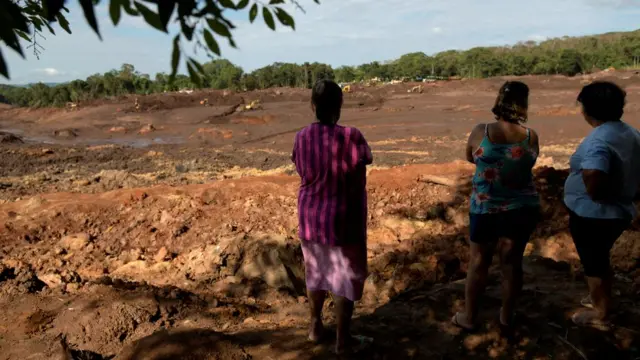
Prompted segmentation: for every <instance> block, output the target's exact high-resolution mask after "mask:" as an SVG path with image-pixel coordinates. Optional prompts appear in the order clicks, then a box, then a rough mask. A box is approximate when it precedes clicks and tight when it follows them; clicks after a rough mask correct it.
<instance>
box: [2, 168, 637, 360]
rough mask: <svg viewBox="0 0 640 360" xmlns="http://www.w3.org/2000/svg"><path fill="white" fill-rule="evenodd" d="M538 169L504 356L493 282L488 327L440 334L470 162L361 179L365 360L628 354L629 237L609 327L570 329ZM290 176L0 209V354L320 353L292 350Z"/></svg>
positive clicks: (632, 305)
mask: <svg viewBox="0 0 640 360" xmlns="http://www.w3.org/2000/svg"><path fill="white" fill-rule="evenodd" d="M539 172H540V173H539V175H538V177H537V183H538V187H539V188H540V189H541V191H542V192H543V199H544V202H543V207H544V212H545V216H544V217H545V220H544V222H543V224H542V225H541V226H540V227H539V229H538V231H537V232H536V234H535V235H534V240H533V241H532V243H531V245H530V248H528V254H529V257H528V259H527V266H526V270H527V276H526V282H527V285H526V291H525V295H524V300H523V304H522V306H521V311H522V315H523V318H522V320H523V326H522V328H521V330H520V332H519V333H518V334H517V335H516V338H515V339H514V341H515V343H514V344H512V345H509V344H507V343H506V342H505V341H506V340H504V339H502V338H500V337H499V336H498V332H497V329H496V327H495V325H493V323H494V322H492V319H493V318H495V314H497V311H498V308H499V300H498V299H499V296H500V295H499V286H498V283H497V280H498V279H497V278H494V279H493V280H492V283H493V285H492V287H491V289H490V290H489V294H488V299H487V302H486V305H485V306H484V307H483V314H482V315H483V317H485V318H486V319H487V320H488V321H489V324H490V325H489V327H488V328H487V329H483V330H482V331H480V332H479V333H478V334H474V335H467V334H461V333H459V331H458V330H456V329H454V328H452V327H451V326H449V324H448V318H449V316H450V314H451V312H452V311H454V310H455V309H457V308H459V307H460V306H461V305H462V298H463V285H462V283H460V282H459V281H457V280H458V279H461V278H463V276H464V272H465V270H466V263H467V251H468V250H467V244H466V240H465V238H466V237H465V233H466V231H467V230H466V227H467V221H466V216H465V214H466V211H467V210H466V209H467V206H468V204H467V201H466V198H467V196H468V191H469V187H468V185H466V183H465V181H464V180H465V179H466V178H467V177H468V174H469V173H470V166H468V165H466V164H463V163H452V164H448V165H415V166H407V167H400V168H394V169H390V170H378V171H372V172H371V174H370V181H369V184H370V185H369V190H370V194H371V197H370V213H371V218H370V221H369V229H370V231H369V236H370V241H369V266H370V272H371V275H370V277H369V279H368V283H367V288H366V290H365V292H366V296H365V299H364V300H363V302H362V303H361V304H360V305H359V307H358V315H357V317H358V318H357V320H356V325H355V326H356V329H357V330H358V331H360V332H363V333H366V334H370V335H374V336H375V337H376V338H377V342H376V345H375V346H374V347H373V349H372V350H371V353H370V354H369V355H368V356H370V357H369V358H379V359H386V358H434V357H435V358H442V357H446V358H463V357H464V358H467V357H473V358H488V357H490V358H494V357H496V356H498V357H499V356H506V357H509V358H512V357H515V358H548V356H549V354H553V358H554V359H557V358H564V359H572V358H576V355H575V354H576V352H575V350H572V348H571V346H570V345H567V343H566V341H569V342H571V343H573V344H574V345H575V346H577V347H578V348H579V349H581V351H583V352H584V353H585V354H588V355H587V356H588V357H589V358H600V356H603V355H606V356H607V357H611V356H613V357H615V358H635V357H637V356H639V355H638V352H637V346H638V337H637V331H638V330H640V329H639V328H638V326H637V324H638V323H639V322H638V320H640V314H639V313H638V312H637V308H636V307H637V305H638V304H637V299H638V295H639V291H640V272H639V270H638V265H639V264H638V259H639V258H640V245H639V243H638V241H637V240H638V238H640V232H639V231H640V227H639V226H638V225H639V224H637V223H636V224H634V228H632V229H630V230H629V231H628V232H626V233H625V234H624V235H623V238H622V239H621V240H620V241H619V243H618V244H617V246H616V248H615V249H614V251H613V260H614V264H615V266H616V271H617V273H618V275H619V276H618V277H619V279H620V280H619V282H618V284H617V290H618V291H619V294H620V298H621V301H622V305H621V309H622V312H621V313H620V315H619V321H618V324H619V325H620V327H619V328H616V329H615V330H613V331H611V332H608V333H598V332H595V330H593V331H592V330H584V329H577V328H574V327H572V326H571V325H570V323H569V321H568V320H567V317H568V314H569V313H570V312H571V311H572V310H573V309H575V306H576V304H577V303H578V300H579V298H580V296H581V295H583V294H584V293H585V286H584V285H583V283H582V281H581V280H582V275H581V272H580V270H579V266H577V265H578V263H577V257H576V254H575V251H574V248H573V246H572V245H571V242H570V238H569V236H568V234H567V230H566V225H567V219H566V212H565V210H564V209H563V208H562V206H561V205H560V203H559V201H558V199H559V194H560V191H561V185H562V183H563V181H564V177H565V176H566V173H564V172H558V171H556V170H552V169H541V170H540V171H539ZM425 175H436V176H438V177H443V178H447V179H450V180H456V179H462V180H463V181H462V182H461V184H462V185H460V186H459V187H458V188H450V187H448V186H443V185H436V184H430V183H427V182H424V181H419V179H420V178H421V177H423V176H425ZM297 181H298V180H297V179H296V178H295V177H287V176H276V177H262V178H243V179H237V180H224V181H219V182H214V183H210V184H205V185H194V186H184V187H172V188H169V187H166V186H158V187H151V188H138V189H131V190H118V191H114V192H109V193H101V194H64V193H60V194H51V195H42V196H37V197H33V198H31V199H29V200H24V201H18V202H14V203H9V204H5V205H2V206H0V222H1V223H3V224H4V226H3V228H2V232H1V233H0V242H1V243H2V244H3V248H2V264H3V268H2V271H1V273H2V277H1V279H2V280H3V281H2V282H1V283H0V291H1V294H2V295H0V302H1V303H2V305H3V307H4V308H11V309H15V311H12V312H10V313H8V312H5V313H4V315H3V316H1V317H0V336H1V338H0V347H2V349H3V351H2V354H4V356H6V358H7V359H17V358H21V357H25V355H27V354H38V353H39V354H41V356H43V357H45V356H46V357H48V356H53V355H52V354H53V353H54V352H56V351H58V350H59V348H60V341H59V339H58V338H57V337H58V335H60V334H62V335H64V337H65V339H66V343H67V344H68V345H69V347H70V349H72V350H74V351H80V350H83V351H90V352H91V353H93V354H98V355H94V356H96V357H94V358H109V357H110V356H115V355H118V358H145V359H146V358H148V359H161V358H163V356H170V358H174V356H177V354H182V355H184V356H186V354H192V356H196V355H193V354H196V353H191V352H192V351H196V350H197V351H198V352H197V354H199V355H197V356H196V357H195V358H211V359H216V358H220V359H235V358H243V356H247V355H253V358H258V359H259V358H269V357H271V358H273V359H276V358H278V359H286V358H291V359H293V358H297V359H304V358H308V359H312V358H330V353H329V351H330V346H326V347H325V346H318V347H312V346H311V345H310V344H307V343H306V342H305V341H304V339H305V323H306V307H305V306H306V304H305V299H304V297H302V295H303V289H304V283H303V269H302V262H301V252H300V248H299V245H298V242H297V240H296V239H295V230H296V221H295V193H296V188H297ZM543 257H544V258H543ZM550 259H551V260H550ZM328 308H331V304H328ZM327 315H328V317H329V319H331V318H332V317H331V315H330V313H327ZM16 324H18V325H17V326H18V327H17V330H16ZM223 334H224V335H223ZM148 336H151V337H148ZM435 344H437V346H436V345H435ZM131 354H145V355H144V356H145V357H136V356H134V355H131ZM167 354H171V355H167ZM214 354H216V355H214ZM245 354H247V355H245ZM141 356H142V355H141ZM215 356H218V357H215ZM634 356H635V357H634ZM192 358H193V357H192Z"/></svg>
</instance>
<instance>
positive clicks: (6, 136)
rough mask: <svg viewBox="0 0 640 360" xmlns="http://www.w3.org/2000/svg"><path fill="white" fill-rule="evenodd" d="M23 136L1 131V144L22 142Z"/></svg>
mask: <svg viewBox="0 0 640 360" xmlns="http://www.w3.org/2000/svg"><path fill="white" fill-rule="evenodd" d="M22 143H24V141H22V138H21V137H19V136H17V135H14V134H12V133H8V132H3V131H0V144H22Z"/></svg>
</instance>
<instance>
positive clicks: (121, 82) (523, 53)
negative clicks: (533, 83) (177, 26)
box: [0, 30, 640, 107]
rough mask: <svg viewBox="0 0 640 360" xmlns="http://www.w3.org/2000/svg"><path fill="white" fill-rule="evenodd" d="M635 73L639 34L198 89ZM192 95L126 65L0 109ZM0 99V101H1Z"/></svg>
mask: <svg viewBox="0 0 640 360" xmlns="http://www.w3.org/2000/svg"><path fill="white" fill-rule="evenodd" d="M639 66H640V30H636V31H632V32H619V33H609V34H602V35H595V36H585V37H563V38H556V39H549V40H546V41H543V42H540V43H536V42H534V41H528V42H521V43H518V44H516V45H514V46H503V47H476V48H473V49H469V50H465V51H458V50H450V51H444V52H441V53H438V54H435V55H433V56H428V55H426V54H425V53H422V52H416V53H410V54H406V55H403V56H401V57H400V58H399V59H397V60H394V61H388V62H377V61H374V62H371V63H367V64H362V65H358V66H341V67H337V68H332V67H331V66H330V65H327V64H321V63H305V64H291V63H274V64H271V65H268V66H265V67H262V68H259V69H256V70H254V71H252V72H244V71H243V69H242V68H240V67H239V66H236V65H234V64H233V63H231V62H230V61H228V60H225V59H219V60H214V61H211V62H209V63H206V64H204V65H203V68H204V73H205V74H206V78H204V79H203V82H202V83H203V86H204V87H207V88H212V89H234V90H255V89H266V88H270V87H306V88H309V87H311V85H312V84H313V83H314V82H315V81H317V80H318V79H326V78H328V79H333V80H335V81H337V82H345V83H348V82H355V81H364V80H369V79H373V78H379V79H381V80H391V79H401V78H408V79H411V80H413V79H420V78H425V77H429V76H438V77H453V76H460V77H466V78H485V77H492V76H502V75H548V74H563V75H567V76H574V75H576V74H580V73H589V72H594V71H599V70H601V69H606V68H609V67H615V68H618V69H620V68H629V67H636V68H637V67H639ZM184 88H195V85H194V84H193V83H192V82H191V80H190V79H189V77H188V76H186V75H178V76H177V77H176V79H175V80H174V81H173V82H170V81H169V75H168V74H165V73H158V74H156V75H155V76H153V77H152V76H150V75H148V74H142V73H140V72H138V71H136V69H135V68H134V66H133V65H130V64H124V65H122V67H121V68H120V69H116V70H111V71H109V72H106V73H104V74H95V75H92V76H89V77H88V78H87V79H85V80H74V81H71V82H68V83H64V84H59V85H55V86H47V85H45V84H41V83H39V84H33V85H29V86H26V87H16V86H9V85H0V101H4V102H8V103H10V104H14V105H18V106H30V107H46V106H65V104H67V103H69V102H82V101H86V100H93V99H99V98H108V97H117V96H121V95H127V94H141V95H142V94H152V93H159V92H164V91H176V90H179V89H184ZM3 98H4V99H3Z"/></svg>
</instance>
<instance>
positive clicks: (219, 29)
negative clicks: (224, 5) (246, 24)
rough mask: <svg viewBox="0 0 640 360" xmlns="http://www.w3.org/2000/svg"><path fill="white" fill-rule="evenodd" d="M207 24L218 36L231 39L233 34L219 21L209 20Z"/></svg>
mask: <svg viewBox="0 0 640 360" xmlns="http://www.w3.org/2000/svg"><path fill="white" fill-rule="evenodd" d="M207 23H208V24H209V27H210V28H211V30H213V31H214V32H215V33H216V34H218V35H220V36H224V37H227V38H229V37H231V32H229V29H228V28H227V27H226V26H225V25H224V24H223V23H221V22H220V21H218V20H217V19H207Z"/></svg>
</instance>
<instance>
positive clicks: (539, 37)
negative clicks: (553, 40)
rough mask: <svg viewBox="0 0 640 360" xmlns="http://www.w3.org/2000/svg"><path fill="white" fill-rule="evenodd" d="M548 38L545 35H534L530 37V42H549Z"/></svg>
mask: <svg viewBox="0 0 640 360" xmlns="http://www.w3.org/2000/svg"><path fill="white" fill-rule="evenodd" d="M547 39H548V37H546V36H544V35H539V34H534V35H531V36H529V40H533V41H538V42H539V41H545V40H547Z"/></svg>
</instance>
